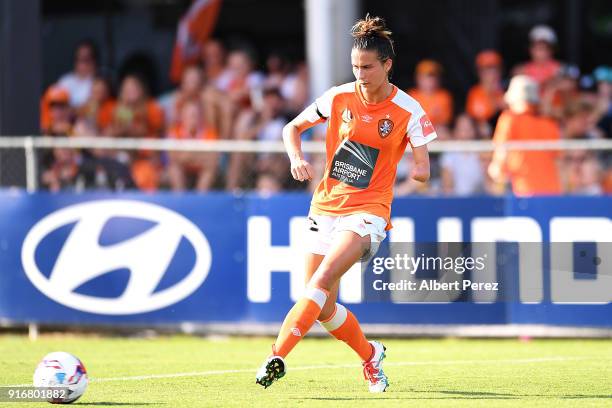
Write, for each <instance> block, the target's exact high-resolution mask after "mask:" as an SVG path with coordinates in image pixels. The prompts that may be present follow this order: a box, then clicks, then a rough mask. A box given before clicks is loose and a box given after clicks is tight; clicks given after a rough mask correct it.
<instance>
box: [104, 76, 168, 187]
mask: <svg viewBox="0 0 612 408" xmlns="http://www.w3.org/2000/svg"><path fill="white" fill-rule="evenodd" d="M111 108H112V110H111ZM109 110H110V113H106V114H110V125H109V126H108V127H107V129H106V134H108V135H111V136H114V137H159V136H160V135H161V132H162V129H163V124H164V113H163V111H162V109H161V108H160V107H159V105H158V104H157V103H156V102H155V101H154V100H153V99H151V98H150V97H149V95H148V93H147V91H146V88H145V85H144V82H143V81H142V80H141V79H140V78H139V77H138V76H136V75H132V74H131V75H127V76H126V77H125V78H124V79H123V81H122V83H121V87H120V89H119V99H118V101H117V103H116V104H114V106H112V107H110V108H109ZM120 156H123V157H119V160H120V161H121V162H123V163H127V162H130V159H129V156H128V157H125V156H126V153H120ZM131 172H132V178H133V179H134V182H135V183H136V186H137V187H138V188H140V189H142V190H147V191H153V190H156V189H157V187H158V185H159V179H160V174H159V173H160V162H159V155H158V154H157V153H155V152H150V151H138V152H132V153H131Z"/></svg>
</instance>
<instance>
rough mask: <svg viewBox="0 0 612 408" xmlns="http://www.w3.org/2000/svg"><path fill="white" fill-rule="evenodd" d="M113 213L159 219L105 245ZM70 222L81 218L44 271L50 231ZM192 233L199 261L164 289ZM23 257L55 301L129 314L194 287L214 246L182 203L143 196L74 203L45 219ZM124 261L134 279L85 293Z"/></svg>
mask: <svg viewBox="0 0 612 408" xmlns="http://www.w3.org/2000/svg"><path fill="white" fill-rule="evenodd" d="M113 219H115V220H117V219H120V220H122V222H124V221H123V220H125V222H130V220H131V219H132V222H135V221H134V220H136V221H140V222H148V224H150V225H151V226H150V227H149V228H148V229H146V230H145V231H143V232H139V233H138V234H136V235H135V236H131V237H129V238H127V239H124V240H122V241H120V242H117V243H113V244H109V245H103V244H101V242H100V238H101V236H102V231H103V229H104V228H105V226H106V225H107V223H109V221H111V220H113ZM68 225H73V226H72V230H71V231H70V232H69V234H68V237H67V238H66V240H65V242H64V244H63V246H62V247H61V249H60V250H59V254H57V259H56V261H55V263H54V264H53V266H52V268H51V272H50V273H47V274H43V273H42V272H41V270H40V267H39V265H38V264H37V260H36V251H37V249H38V247H39V246H40V245H41V242H42V241H43V240H44V239H45V238H46V237H48V236H49V234H52V233H54V232H56V231H58V230H59V229H60V228H62V227H65V226H68ZM115 225H117V224H116V223H115ZM125 225H127V224H125ZM119 229H120V228H119ZM185 240H186V241H188V242H189V243H190V244H191V246H192V247H193V251H194V252H195V261H194V264H193V267H192V268H191V270H190V271H189V272H188V273H187V274H186V275H185V276H184V277H182V278H181V279H180V280H179V281H178V282H172V285H169V286H168V287H165V286H164V285H161V286H162V289H158V287H159V286H160V282H162V279H163V278H164V276H165V275H166V274H167V273H168V272H169V269H170V268H169V267H170V265H171V263H172V262H173V261H176V259H175V258H177V256H176V253H177V250H178V248H179V244H180V243H181V242H182V241H185ZM21 261H22V263H23V268H24V270H25V274H26V275H27V277H28V279H29V280H30V281H31V282H32V284H33V285H34V286H35V287H36V288H37V289H38V290H40V291H41V292H42V293H44V294H45V295H46V296H47V297H49V298H51V299H53V300H54V301H56V302H58V303H60V304H62V305H64V306H68V307H71V308H73V309H77V310H81V311H84V312H90V313H98V314H106V315H128V314H135V313H144V312H150V311H153V310H158V309H162V308H164V307H167V306H170V305H172V304H175V303H177V302H179V301H181V300H183V299H185V298H187V297H188V296H189V295H191V294H192V293H193V292H194V291H195V290H196V289H198V288H199V287H200V286H201V285H202V283H203V282H204V280H205V279H206V276H207V275H208V272H209V270H210V264H211V251H210V245H209V243H208V240H207V239H206V237H205V236H204V234H202V232H201V231H200V230H199V229H198V228H197V227H196V226H195V225H194V224H193V223H191V222H190V221H189V220H188V219H187V218H185V217H183V216H182V215H179V214H177V213H176V212H174V211H171V210H169V209H167V208H164V207H161V206H158V205H155V204H150V203H145V202H140V201H133V200H101V201H93V202H87V203H82V204H75V205H71V206H69V207H65V208H63V209H61V210H58V211H55V212H53V213H51V214H49V215H47V216H46V217H44V218H43V219H41V220H40V221H39V222H38V223H37V224H36V225H34V227H32V229H31V230H30V231H29V232H28V235H27V236H26V238H25V240H24V242H23V247H22V250H21ZM119 269H123V270H126V269H127V270H129V279H127V285H126V287H125V289H123V288H122V292H121V293H120V294H119V295H118V296H115V297H110V298H109V297H102V296H95V293H94V294H91V293H87V294H84V293H77V292H78V291H77V289H78V288H80V287H82V286H83V285H85V284H87V283H88V282H91V281H92V280H94V279H96V278H100V277H102V276H104V275H106V274H107V273H109V272H111V271H116V270H119ZM166 286H167V285H166ZM156 289H157V290H156Z"/></svg>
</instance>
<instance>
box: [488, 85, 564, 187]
mask: <svg viewBox="0 0 612 408" xmlns="http://www.w3.org/2000/svg"><path fill="white" fill-rule="evenodd" d="M504 99H505V101H506V103H507V104H508V109H506V110H504V111H503V112H502V114H501V115H500V117H499V120H498V121H497V126H496V128H495V133H494V135H493V141H494V142H495V144H496V145H498V144H500V143H504V142H509V141H527V140H539V141H544V140H558V139H559V138H560V131H559V126H558V124H557V123H556V122H555V121H553V120H551V119H548V118H545V117H542V116H540V115H539V113H538V110H537V109H538V108H537V106H538V103H539V89H538V84H537V82H536V81H535V80H533V79H532V78H530V77H529V76H527V75H517V76H515V77H514V78H512V80H511V81H510V86H509V87H508V91H507V92H506V94H505V96H504ZM557 159H558V153H557V152H554V151H520V150H510V151H508V150H506V149H505V148H504V147H502V146H499V145H498V146H497V147H496V149H495V151H494V153H493V159H492V160H491V163H490V165H489V168H488V173H489V176H490V177H491V178H492V179H493V180H494V181H496V182H498V183H503V182H505V180H506V179H507V178H509V179H510V182H511V184H512V192H513V193H514V194H515V195H516V196H520V197H529V196H537V195H557V194H560V193H561V183H560V180H559V170H558V168H557Z"/></svg>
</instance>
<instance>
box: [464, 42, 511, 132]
mask: <svg viewBox="0 0 612 408" xmlns="http://www.w3.org/2000/svg"><path fill="white" fill-rule="evenodd" d="M476 69H477V71H478V83H477V84H476V85H474V86H473V87H472V88H471V89H470V91H469V92H468V96H467V100H466V103H465V106H466V111H467V113H468V115H470V116H471V117H472V118H473V119H474V120H475V121H476V123H477V125H478V129H479V132H478V133H480V135H481V136H484V137H487V138H488V137H489V135H491V133H492V132H491V129H492V128H494V127H495V121H496V120H497V116H498V115H499V113H500V112H501V110H502V109H503V108H504V106H505V104H504V90H503V87H502V83H501V73H502V58H501V56H500V55H499V54H498V53H497V52H496V51H493V50H485V51H481V52H480V53H479V54H478V55H477V56H476Z"/></svg>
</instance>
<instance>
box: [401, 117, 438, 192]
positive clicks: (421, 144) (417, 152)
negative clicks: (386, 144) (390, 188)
mask: <svg viewBox="0 0 612 408" xmlns="http://www.w3.org/2000/svg"><path fill="white" fill-rule="evenodd" d="M407 136H408V138H409V141H410V147H412V157H413V159H414V166H413V168H412V171H411V172H410V177H411V178H412V179H413V180H416V181H420V182H421V183H424V182H426V181H427V180H429V150H428V149H427V143H429V142H431V141H432V140H434V139H435V138H437V137H438V136H437V134H436V130H435V129H434V127H433V125H432V123H431V121H430V120H429V118H428V117H427V115H426V114H425V111H423V108H421V107H420V105H419V106H418V110H417V111H415V113H414V114H413V115H412V117H411V118H410V121H409V122H408V131H407Z"/></svg>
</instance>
